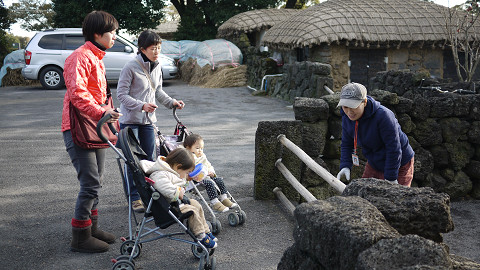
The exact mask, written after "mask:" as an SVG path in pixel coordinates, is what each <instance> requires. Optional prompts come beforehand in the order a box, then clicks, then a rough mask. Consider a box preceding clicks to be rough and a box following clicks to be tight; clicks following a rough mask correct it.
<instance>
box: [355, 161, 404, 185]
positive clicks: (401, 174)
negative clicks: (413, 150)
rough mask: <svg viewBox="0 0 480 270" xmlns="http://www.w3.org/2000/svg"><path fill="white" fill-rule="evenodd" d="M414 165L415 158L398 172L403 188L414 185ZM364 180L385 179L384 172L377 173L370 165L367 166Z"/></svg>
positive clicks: (363, 176)
mask: <svg viewBox="0 0 480 270" xmlns="http://www.w3.org/2000/svg"><path fill="white" fill-rule="evenodd" d="M413 163H414V158H413V157H412V159H411V160H410V161H409V162H408V163H407V164H405V165H403V166H401V167H400V169H399V170H398V179H397V180H398V183H399V184H400V185H402V186H407V187H409V186H410V185H411V184H412V179H413ZM362 178H377V179H385V177H384V176H383V172H380V171H377V170H375V169H374V168H372V166H370V164H368V162H367V164H366V165H365V170H364V171H363V175H362Z"/></svg>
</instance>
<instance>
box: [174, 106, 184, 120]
mask: <svg viewBox="0 0 480 270" xmlns="http://www.w3.org/2000/svg"><path fill="white" fill-rule="evenodd" d="M177 108H178V106H175V107H173V118H175V120H176V121H177V123H179V124H180V123H182V122H180V119H179V118H178V116H177Z"/></svg>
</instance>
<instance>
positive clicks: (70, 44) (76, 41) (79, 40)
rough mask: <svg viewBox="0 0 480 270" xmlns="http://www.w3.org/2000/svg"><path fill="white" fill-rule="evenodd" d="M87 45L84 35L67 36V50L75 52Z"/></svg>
mask: <svg viewBox="0 0 480 270" xmlns="http://www.w3.org/2000/svg"><path fill="white" fill-rule="evenodd" d="M83 44H85V38H84V37H83V36H82V35H67V36H66V38H65V50H75V49H76V48H78V47H80V46H82V45H83Z"/></svg>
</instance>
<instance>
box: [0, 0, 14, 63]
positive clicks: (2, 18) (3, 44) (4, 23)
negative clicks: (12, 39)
mask: <svg viewBox="0 0 480 270" xmlns="http://www.w3.org/2000/svg"><path fill="white" fill-rule="evenodd" d="M8 14H9V12H8V9H7V8H5V6H4V4H3V0H0V67H1V66H2V65H3V59H4V58H5V56H6V55H7V54H9V53H10V52H11V49H10V45H11V44H9V40H8V38H7V32H6V30H7V29H10V25H11V24H12V19H11V18H10V17H9V16H8Z"/></svg>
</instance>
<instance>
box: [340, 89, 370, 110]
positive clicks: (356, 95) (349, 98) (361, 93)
mask: <svg viewBox="0 0 480 270" xmlns="http://www.w3.org/2000/svg"><path fill="white" fill-rule="evenodd" d="M366 98H367V88H365V86H363V85H362V84H359V83H347V84H345V85H344V86H343V87H342V92H341V93H340V102H338V105H337V107H340V106H345V107H349V108H352V109H355V108H357V107H358V106H359V105H360V103H362V102H363V101H364V100H365V99H366Z"/></svg>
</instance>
